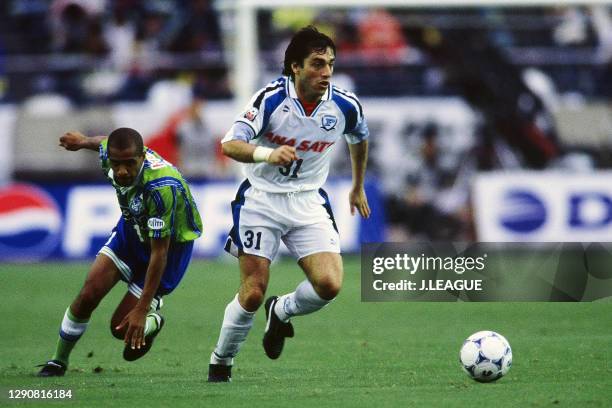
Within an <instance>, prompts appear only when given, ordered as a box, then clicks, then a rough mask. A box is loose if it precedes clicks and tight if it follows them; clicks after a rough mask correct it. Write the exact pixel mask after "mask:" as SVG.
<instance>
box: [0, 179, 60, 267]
mask: <svg viewBox="0 0 612 408" xmlns="http://www.w3.org/2000/svg"><path fill="white" fill-rule="evenodd" d="M61 227H62V215H61V212H60V210H59V208H58V206H57V204H56V202H55V200H54V199H53V197H51V196H50V195H49V194H47V192H45V191H44V190H42V189H40V188H39V187H36V186H34V185H30V184H11V185H8V186H7V187H4V188H0V259H2V260H21V261H23V260H28V261H36V260H40V259H42V258H45V257H46V256H48V255H49V254H50V253H51V252H53V250H54V249H56V248H57V246H58V244H59V242H60V232H61Z"/></svg>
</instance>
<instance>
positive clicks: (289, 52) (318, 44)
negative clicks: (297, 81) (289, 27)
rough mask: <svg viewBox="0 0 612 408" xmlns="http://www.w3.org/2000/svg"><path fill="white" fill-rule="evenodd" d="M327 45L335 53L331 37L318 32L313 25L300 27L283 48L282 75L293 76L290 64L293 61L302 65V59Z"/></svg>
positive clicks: (322, 50) (321, 50) (321, 51)
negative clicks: (284, 48) (285, 47)
mask: <svg viewBox="0 0 612 408" xmlns="http://www.w3.org/2000/svg"><path fill="white" fill-rule="evenodd" d="M327 47H329V48H331V49H332V50H333V52H334V55H336V45H335V44H334V42H333V41H332V39H331V38H329V37H328V36H326V35H325V34H323V33H321V32H319V30H317V29H316V27H314V26H308V27H304V28H302V29H300V31H298V32H297V33H295V34H294V36H293V38H291V42H290V43H289V45H288V46H287V49H286V50H285V62H284V67H283V75H289V76H290V77H291V78H293V70H292V69H291V64H293V63H294V62H295V63H297V64H299V65H300V66H303V65H304V60H305V59H306V58H307V57H308V56H309V55H310V53H312V52H317V53H324V52H325V50H326V49H327Z"/></svg>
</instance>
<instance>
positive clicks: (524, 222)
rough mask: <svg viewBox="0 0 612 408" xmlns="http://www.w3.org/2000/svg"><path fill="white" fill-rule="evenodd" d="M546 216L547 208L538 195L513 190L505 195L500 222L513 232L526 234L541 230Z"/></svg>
mask: <svg viewBox="0 0 612 408" xmlns="http://www.w3.org/2000/svg"><path fill="white" fill-rule="evenodd" d="M546 216H547V214H546V206H545V205H544V202H543V201H542V200H541V199H540V198H539V197H538V196H537V195H536V194H534V193H533V192H530V191H527V190H511V191H508V192H507V193H506V194H505V195H504V198H503V201H502V205H501V208H500V212H499V222H500V223H501V225H502V226H504V227H505V228H507V229H508V230H510V231H512V232H517V233H523V234H525V233H531V232H534V231H536V230H538V229H539V228H541V227H542V226H543V225H544V223H545V222H546Z"/></svg>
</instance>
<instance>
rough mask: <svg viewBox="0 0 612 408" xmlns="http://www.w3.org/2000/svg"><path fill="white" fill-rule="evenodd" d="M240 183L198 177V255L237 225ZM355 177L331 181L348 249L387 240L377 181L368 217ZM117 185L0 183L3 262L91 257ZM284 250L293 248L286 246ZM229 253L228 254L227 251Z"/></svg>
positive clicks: (102, 238) (112, 212) (106, 225)
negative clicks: (359, 208)
mask: <svg viewBox="0 0 612 408" xmlns="http://www.w3.org/2000/svg"><path fill="white" fill-rule="evenodd" d="M238 185H239V184H238V183H236V182H221V181H217V182H195V183H192V193H193V195H194V198H195V201H196V204H197V205H198V208H199V209H200V211H201V213H202V214H203V218H204V225H205V227H204V233H203V236H202V238H200V239H198V240H197V241H196V244H195V249H194V256H195V257H217V256H220V255H223V254H224V251H223V247H224V244H225V239H226V238H227V233H228V231H229V228H230V227H231V224H232V214H231V210H230V204H229V203H230V202H231V201H232V200H233V199H234V197H235V195H236V191H237V189H238ZM350 187H351V181H350V180H348V179H333V180H330V182H329V183H328V184H327V186H326V191H327V192H328V194H329V196H330V200H331V204H332V207H333V208H334V216H335V220H336V224H337V226H338V230H339V232H340V241H341V242H340V244H341V247H342V249H343V250H344V251H346V252H349V253H351V252H358V251H359V249H360V244H361V242H379V241H381V240H383V237H384V231H383V230H382V226H383V225H384V220H382V219H380V217H381V214H382V212H381V211H379V209H380V207H381V206H382V202H381V199H380V194H379V192H378V189H377V187H376V183H373V182H368V183H367V185H366V189H367V193H368V196H369V197H370V199H371V201H370V205H371V207H372V209H373V210H375V211H376V213H375V215H374V216H373V217H372V218H370V219H369V220H362V219H361V218H360V217H358V216H351V214H350V209H349V204H348V193H349V190H350ZM116 201H117V197H116V195H115V191H114V189H113V188H112V187H111V186H109V185H106V184H91V183H89V184H68V183H57V184H38V185H37V184H31V183H27V184H26V183H13V184H9V185H7V186H5V187H3V188H0V261H5V262H6V261H15V262H35V261H41V260H49V259H51V260H59V259H86V258H91V257H93V256H95V255H96V254H97V252H98V250H99V249H100V247H101V246H102V245H103V244H104V242H106V240H107V239H108V238H109V236H110V232H111V230H112V228H113V227H114V226H115V224H116V223H117V221H118V220H119V216H120V212H119V207H118V205H117V203H116ZM283 252H284V253H288V251H287V250H286V248H284V246H283ZM228 256H229V255H228Z"/></svg>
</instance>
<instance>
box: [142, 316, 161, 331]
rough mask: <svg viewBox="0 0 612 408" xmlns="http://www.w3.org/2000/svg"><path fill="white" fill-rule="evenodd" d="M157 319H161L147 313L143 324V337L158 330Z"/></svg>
mask: <svg viewBox="0 0 612 408" xmlns="http://www.w3.org/2000/svg"><path fill="white" fill-rule="evenodd" d="M159 319H161V318H160V317H159V315H158V314H157V313H149V314H148V315H147V320H146V323H145V330H144V334H145V336H148V335H149V334H151V333H154V332H155V331H157V330H159Z"/></svg>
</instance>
